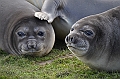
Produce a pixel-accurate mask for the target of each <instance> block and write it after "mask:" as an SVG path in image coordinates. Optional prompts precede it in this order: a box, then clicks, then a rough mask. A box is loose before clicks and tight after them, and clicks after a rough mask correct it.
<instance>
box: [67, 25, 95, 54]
mask: <svg viewBox="0 0 120 79" xmlns="http://www.w3.org/2000/svg"><path fill="white" fill-rule="evenodd" d="M78 26H79V24H75V25H74V26H73V28H71V31H70V34H69V35H68V36H67V37H66V40H65V41H66V43H67V47H68V49H69V50H71V51H72V52H75V53H78V52H79V56H82V55H84V54H86V52H87V51H88V49H89V46H90V41H89V40H92V39H93V38H94V37H95V31H94V28H92V27H90V26H89V25H84V26H83V27H79V28H76V27H78ZM88 39H89V40H88Z"/></svg>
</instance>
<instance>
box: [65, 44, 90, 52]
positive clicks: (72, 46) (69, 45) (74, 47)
mask: <svg viewBox="0 0 120 79" xmlns="http://www.w3.org/2000/svg"><path fill="white" fill-rule="evenodd" d="M67 47H69V48H73V49H77V50H80V51H86V50H88V48H87V46H85V45H84V46H83V45H82V46H78V45H75V44H67Z"/></svg>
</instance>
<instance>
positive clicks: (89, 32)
mask: <svg viewBox="0 0 120 79" xmlns="http://www.w3.org/2000/svg"><path fill="white" fill-rule="evenodd" d="M84 33H85V34H86V35H87V36H92V35H93V34H94V33H93V31H91V30H86V31H84Z"/></svg>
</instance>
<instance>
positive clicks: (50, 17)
mask: <svg viewBox="0 0 120 79" xmlns="http://www.w3.org/2000/svg"><path fill="white" fill-rule="evenodd" d="M119 5H120V0H45V1H44V3H43V6H42V8H41V12H36V13H35V17H38V18H40V19H41V20H47V21H48V22H49V23H52V25H53V28H54V30H55V34H56V37H57V38H58V39H61V40H64V38H65V36H66V35H67V34H68V33H69V30H70V28H71V26H72V25H73V24H74V23H75V22H76V21H78V20H79V19H81V18H83V17H86V16H88V15H92V14H97V13H100V12H103V11H106V10H108V9H111V8H114V7H117V6H119Z"/></svg>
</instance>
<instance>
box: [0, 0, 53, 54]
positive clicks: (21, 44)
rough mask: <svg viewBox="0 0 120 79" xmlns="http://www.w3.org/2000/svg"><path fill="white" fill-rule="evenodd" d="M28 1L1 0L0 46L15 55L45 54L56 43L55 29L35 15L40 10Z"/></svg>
mask: <svg viewBox="0 0 120 79" xmlns="http://www.w3.org/2000/svg"><path fill="white" fill-rule="evenodd" d="M28 1H29V0H28ZM28 1H26V0H0V6H1V7H0V48H1V49H2V50H5V51H6V52H9V53H11V54H14V55H32V56H43V55H46V54H48V53H49V52H50V50H51V49H52V47H53V45H54V41H55V34H54V30H53V27H52V26H51V24H49V23H48V22H47V21H41V20H39V19H38V18H35V17H34V12H36V11H40V10H39V9H38V8H37V7H36V6H34V5H33V4H31V3H30V2H28Z"/></svg>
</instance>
